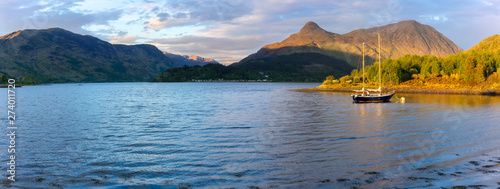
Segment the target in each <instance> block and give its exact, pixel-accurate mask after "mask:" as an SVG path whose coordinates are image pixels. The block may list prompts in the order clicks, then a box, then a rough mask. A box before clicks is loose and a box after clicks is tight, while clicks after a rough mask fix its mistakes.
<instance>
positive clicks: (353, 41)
mask: <svg viewBox="0 0 500 189" xmlns="http://www.w3.org/2000/svg"><path fill="white" fill-rule="evenodd" d="M378 34H380V36H381V38H382V42H381V46H382V47H381V51H382V58H384V59H385V58H397V57H402V56H404V55H406V54H412V55H424V54H429V55H436V56H440V57H443V56H447V55H450V54H456V53H459V52H462V51H463V50H462V49H460V47H458V46H456V45H455V44H454V43H453V42H452V41H450V40H449V39H448V38H446V37H445V36H444V35H443V34H441V33H439V32H438V31H436V30H435V29H434V28H432V27H431V26H428V25H422V24H420V23H418V22H416V21H413V20H408V21H402V22H398V23H394V24H389V25H384V26H379V27H374V28H368V29H358V30H354V31H351V32H348V33H346V34H337V33H332V32H328V31H326V30H324V29H322V28H321V27H319V26H318V25H317V24H316V23H314V22H307V23H306V24H305V25H304V26H303V27H302V29H300V31H299V32H297V33H295V34H292V35H290V36H289V37H288V38H287V39H285V40H283V41H281V42H277V43H273V44H269V45H265V46H264V47H262V48H261V49H260V50H259V51H258V52H256V53H254V54H251V55H249V56H248V57H246V58H244V59H242V60H241V61H239V62H238V63H234V64H231V65H229V66H227V67H228V69H224V70H225V71H224V73H225V74H228V75H230V77H227V78H231V79H238V77H240V78H242V79H243V78H251V77H250V76H249V74H248V73H250V72H251V74H250V75H253V76H256V77H261V76H262V75H263V74H262V73H264V75H268V73H272V74H275V75H276V76H277V77H278V76H279V78H280V79H274V81H316V80H318V81H319V79H320V78H324V77H325V76H327V75H335V76H336V77H341V76H343V75H347V74H349V73H350V71H351V70H352V69H354V68H356V67H358V65H359V64H360V62H361V54H362V44H363V42H364V43H366V47H365V49H366V51H365V52H366V57H367V59H368V60H367V64H368V65H369V64H371V63H373V62H374V60H375V59H376V57H377V56H378V42H377V39H378V38H377V35H378ZM208 63H216V64H217V62H216V61H215V60H213V59H207V58H202V57H199V56H194V55H191V56H185V55H176V54H172V53H167V52H162V51H160V50H159V49H158V48H156V47H155V46H153V45H147V44H141V45H120V44H110V43H108V42H106V41H102V40H100V39H98V38H96V37H93V36H89V35H80V34H75V33H72V32H70V31H67V30H64V29H61V28H50V29H44V30H32V29H28V30H21V31H16V32H12V33H10V34H7V35H5V36H1V37H0V74H6V75H8V76H9V77H16V78H20V77H25V76H27V75H30V76H31V77H32V78H35V79H37V80H38V81H39V82H118V81H149V80H150V79H152V78H155V77H157V76H158V75H160V74H161V73H163V72H165V71H166V70H168V69H171V68H176V67H182V66H184V65H186V66H194V65H205V64H208ZM212 68H213V69H221V67H220V66H210V67H209V68H207V69H212ZM199 71H200V70H197V71H196V72H199ZM174 72H175V71H174ZM175 73H180V72H175ZM190 74H191V75H192V76H193V77H194V76H195V75H200V73H194V72H193V73H190V72H189V71H186V70H184V71H182V75H183V76H182V78H184V80H190V79H189V78H192V76H189V75H190ZM272 74H271V75H268V76H269V77H271V78H270V79H271V80H272V77H273V76H272ZM164 75H169V74H164ZM170 75H172V74H170ZM212 75H215V74H212ZM293 77H296V78H293ZM207 78H208V76H207ZM297 78H300V79H297ZM213 79H218V78H213ZM157 80H158V81H161V79H157ZM173 80H175V79H173ZM169 81H172V79H169Z"/></svg>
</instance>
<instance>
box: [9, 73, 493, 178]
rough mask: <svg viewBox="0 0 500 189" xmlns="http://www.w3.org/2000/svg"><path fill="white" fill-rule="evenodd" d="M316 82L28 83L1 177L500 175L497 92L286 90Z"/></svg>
mask: <svg viewBox="0 0 500 189" xmlns="http://www.w3.org/2000/svg"><path fill="white" fill-rule="evenodd" d="M317 85H318V84H293V83H99V84H57V85H49V86H26V87H22V88H18V89H16V91H17V93H16V95H17V96H16V103H17V107H16V112H17V115H18V118H17V119H16V121H17V125H18V127H19V128H18V130H17V133H18V138H17V139H16V140H17V141H16V142H17V145H18V146H17V148H16V150H17V153H16V157H17V159H16V161H17V170H16V171H17V174H16V177H17V181H16V182H14V183H10V182H7V181H4V182H3V184H2V187H18V188H36V187H39V188H55V187H63V188H88V187H92V188H127V187H131V186H132V187H139V186H142V187H144V188H182V187H194V188H198V187H208V188H230V187H236V188H246V187H260V188H270V187H278V188H287V187H291V188H297V187H306V188H322V187H323V188H331V187H353V186H355V187H366V188H379V187H415V188H421V187H429V186H431V187H441V186H442V187H451V186H459V185H463V186H471V185H485V186H488V187H498V186H497V182H500V179H499V178H500V172H499V171H500V168H499V163H500V145H498V144H500V139H499V137H498V136H500V129H499V128H498V127H499V122H500V118H499V117H498V112H500V98H499V97H490V96H464V95H409V94H404V95H399V96H404V97H405V98H406V103H404V104H402V103H369V104H353V103H352V100H351V98H350V94H348V93H319V92H295V91H289V90H288V89H298V88H308V87H314V86H317ZM6 93H7V92H6V89H1V90H0V94H1V96H0V98H1V99H3V100H1V109H0V112H6V111H7V100H6V99H7V95H6ZM0 119H1V121H2V122H3V123H6V122H7V116H3V117H0ZM3 125H7V124H3ZM5 127H6V126H4V127H1V129H0V132H1V133H4V134H5V133H7V132H8V131H7V130H6V128H5ZM4 136H5V135H4ZM0 141H1V145H0V149H5V150H0V152H1V153H0V159H1V160H2V161H3V162H5V163H2V164H1V165H2V166H1V168H2V169H3V170H6V169H7V165H6V162H7V161H8V153H7V148H8V147H7V144H8V142H9V141H8V138H7V137H2V138H1V139H0ZM3 175H4V176H5V177H6V176H7V173H6V172H4V174H3ZM4 180H7V179H4Z"/></svg>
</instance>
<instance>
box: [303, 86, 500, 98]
mask: <svg viewBox="0 0 500 189" xmlns="http://www.w3.org/2000/svg"><path fill="white" fill-rule="evenodd" d="M367 88H368V87H367ZM359 89H361V87H359V86H340V85H339V86H334V87H324V86H318V87H315V88H307V89H294V90H293V91H301V92H349V93H352V92H353V90H359ZM384 90H386V91H392V90H394V91H395V92H396V93H418V94H461V95H489V96H500V90H499V89H467V88H439V87H415V86H406V85H398V86H394V87H392V88H386V89H384Z"/></svg>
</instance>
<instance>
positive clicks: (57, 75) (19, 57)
mask: <svg viewBox="0 0 500 189" xmlns="http://www.w3.org/2000/svg"><path fill="white" fill-rule="evenodd" d="M178 66H180V65H178V64H176V63H175V62H173V61H172V60H170V59H169V58H168V57H166V56H165V55H163V53H162V52H161V51H160V50H158V48H156V47H155V46H153V45H146V44H141V45H118V44H110V43H108V42H105V41H102V40H100V39H98V38H95V37H92V36H88V35H79V34H75V33H72V32H70V31H67V30H64V29H60V28H50V29H44V30H32V29H29V30H21V31H16V32H13V33H10V34H7V35H5V36H2V37H0V73H1V74H7V75H9V76H10V77H16V78H19V77H25V76H27V75H30V76H31V77H32V78H35V79H37V80H38V81H39V82H116V81H148V80H150V79H151V78H154V77H156V76H158V75H159V74H160V73H162V72H164V71H165V70H167V69H169V68H172V67H178Z"/></svg>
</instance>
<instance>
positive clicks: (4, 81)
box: [0, 74, 8, 83]
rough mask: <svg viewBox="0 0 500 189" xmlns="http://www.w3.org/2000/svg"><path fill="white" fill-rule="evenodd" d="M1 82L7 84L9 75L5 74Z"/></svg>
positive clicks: (0, 79)
mask: <svg viewBox="0 0 500 189" xmlns="http://www.w3.org/2000/svg"><path fill="white" fill-rule="evenodd" d="M0 82H2V83H7V82H8V79H7V75H5V74H3V75H2V77H1V78H0Z"/></svg>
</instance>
